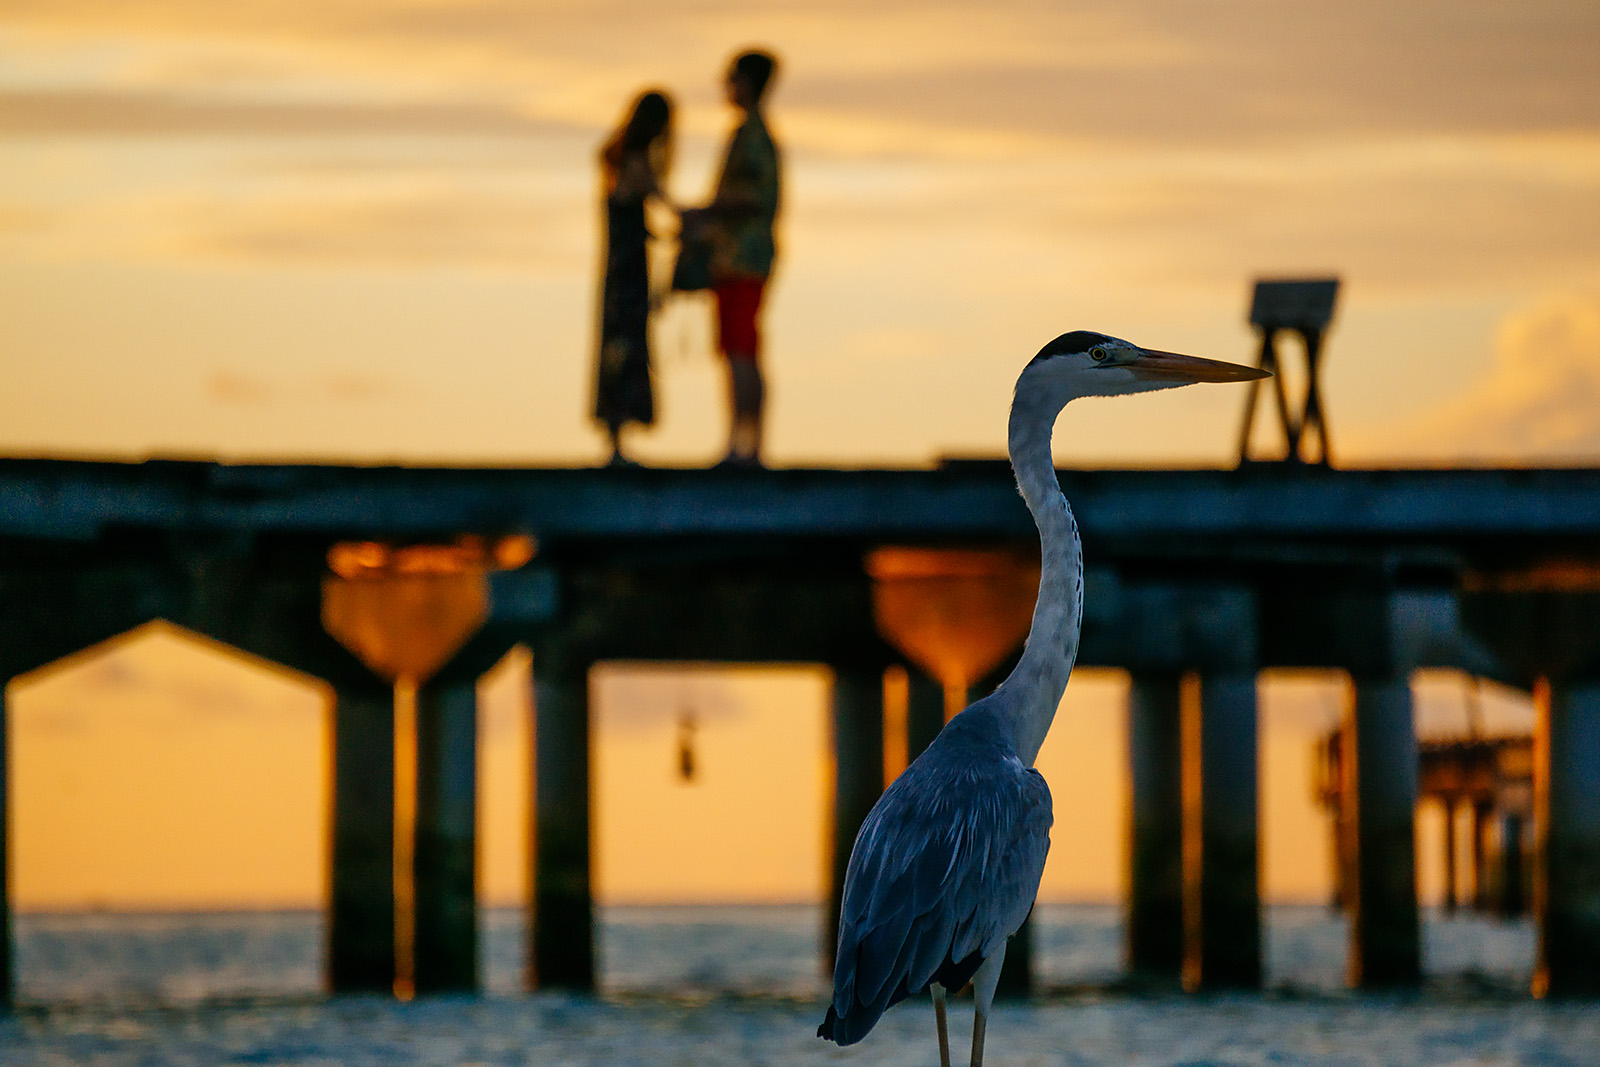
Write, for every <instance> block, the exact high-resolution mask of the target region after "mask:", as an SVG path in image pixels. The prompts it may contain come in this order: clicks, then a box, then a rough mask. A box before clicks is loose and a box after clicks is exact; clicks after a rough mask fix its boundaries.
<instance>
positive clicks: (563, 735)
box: [528, 649, 595, 991]
mask: <svg viewBox="0 0 1600 1067" xmlns="http://www.w3.org/2000/svg"><path fill="white" fill-rule="evenodd" d="M588 668H589V665H588V664H586V663H585V664H566V663H560V662H552V661H551V658H550V657H547V656H541V655H540V652H539V651H538V650H537V649H536V650H535V652H534V661H533V671H534V741H533V748H534V757H533V762H534V787H533V802H534V812H533V819H532V823H533V847H532V849H531V853H532V858H533V873H532V877H531V879H530V881H531V883H532V898H533V899H532V910H533V914H532V915H531V916H530V922H529V942H530V950H529V961H528V985H529V986H530V987H531V988H534V989H571V990H579V991H591V990H593V989H594V988H595V953H594V897H593V894H592V892H591V887H590V855H589V845H590V842H589V833H590V831H589V781H590V774H589V768H590V756H589V728H590V727H589V723H590V715H589V669H588Z"/></svg>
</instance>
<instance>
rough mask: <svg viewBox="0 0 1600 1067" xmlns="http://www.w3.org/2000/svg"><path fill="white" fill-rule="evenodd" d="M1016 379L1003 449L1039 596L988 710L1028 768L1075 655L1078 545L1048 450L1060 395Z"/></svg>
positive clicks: (1079, 618) (1079, 614)
mask: <svg viewBox="0 0 1600 1067" xmlns="http://www.w3.org/2000/svg"><path fill="white" fill-rule="evenodd" d="M1026 377H1027V376H1026V375H1024V380H1025V379H1026ZM1017 384H1018V389H1017V392H1016V395H1015V396H1014V397H1013V399H1012V401H1011V423H1010V432H1009V437H1008V441H1007V448H1008V451H1009V452H1010V455H1011V468H1012V470H1013V471H1015V472H1016V476H1017V487H1018V488H1019V489H1020V490H1021V491H1022V499H1023V501H1024V502H1025V503H1026V504H1027V505H1028V510H1029V511H1030V512H1031V513H1032V514H1033V521H1034V523H1035V524H1036V525H1037V526H1038V527H1039V547H1040V557H1041V558H1040V569H1039V597H1038V600H1037V601H1036V602H1035V603H1034V606H1033V624H1032V625H1031V626H1030V627H1029V628H1028V640H1027V643H1026V644H1025V645H1024V646H1023V651H1022V658H1021V660H1020V661H1019V662H1018V663H1017V666H1016V668H1015V669H1014V670H1012V672H1011V674H1010V675H1009V676H1008V677H1007V678H1006V680H1005V682H1004V683H1002V685H1001V687H1000V691H1001V692H1002V693H1003V694H1004V697H1003V699H1002V700H1001V701H1000V702H999V705H998V707H996V709H995V710H996V712H997V714H999V715H1000V717H1001V718H1002V720H1003V722H1004V723H1005V725H1006V726H1007V728H1008V730H1009V732H1010V734H1011V741H1012V746H1013V748H1014V749H1015V751H1016V753H1017V756H1018V758H1019V759H1021V760H1022V761H1023V762H1024V763H1026V764H1028V765H1029V766H1032V765H1033V761H1034V759H1035V758H1036V757H1037V756H1038V755H1039V747H1040V746H1041V745H1043V744H1044V738H1045V734H1047V733H1049V731H1050V723H1051V721H1052V720H1053V719H1054V718H1055V714H1056V707H1057V706H1058V705H1059V704H1060V703H1061V695H1062V693H1064V692H1065V691H1066V688H1067V676H1068V675H1069V674H1071V673H1072V664H1073V661H1074V660H1076V659H1077V656H1078V631H1079V629H1080V628H1081V626H1082V623H1083V545H1082V542H1081V540H1080V539H1079V537H1078V524H1077V522H1076V520H1074V519H1073V517H1072V509H1071V508H1070V507H1069V506H1068V505H1067V498H1066V497H1065V496H1064V495H1063V494H1062V492H1061V484H1060V482H1058V481H1057V480H1056V469H1055V461H1054V460H1053V458H1052V456H1051V452H1050V439H1051V436H1052V434H1053V432H1054V429H1055V422H1056V416H1057V415H1059V414H1060V413H1061V409H1062V408H1063V407H1064V406H1065V404H1066V400H1067V399H1068V398H1066V397H1063V396H1062V395H1061V394H1060V393H1059V392H1056V391H1055V390H1049V389H1040V390H1035V389H1029V388H1024V387H1023V382H1022V381H1019V382H1018V383H1017Z"/></svg>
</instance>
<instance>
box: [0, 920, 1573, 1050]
mask: <svg viewBox="0 0 1600 1067" xmlns="http://www.w3.org/2000/svg"><path fill="white" fill-rule="evenodd" d="M1038 920H1039V921H1038V927H1037V941H1036V959H1037V964H1038V971H1039V977H1040V979H1041V986H1042V987H1043V988H1045V989H1046V990H1048V992H1046V993H1045V994H1043V995H1041V996H1040V997H1037V998H1035V999H1033V1000H1031V1001H1028V1002H1023V1003H1012V1004H1006V1005H1003V1006H1000V1007H997V1009H996V1012H995V1015H994V1017H993V1018H992V1019H991V1022H990V1028H989V1037H990V1040H989V1046H988V1056H987V1058H986V1062H987V1063H988V1064H990V1065H991V1067H1005V1065H1022V1064H1029V1065H1035V1064H1038V1065H1045V1064H1048V1065H1053V1067H1069V1065H1070V1067H1100V1065H1111V1064H1119V1065H1124V1064H1128V1065H1140V1067H1143V1065H1151V1067H1158V1065H1159V1067H1219V1065H1230V1067H1233V1065H1237V1067H1244V1065H1251V1067H1254V1065H1286V1064H1306V1065H1319V1067H1321V1065H1327V1067H1333V1065H1338V1067H1345V1065H1363V1067H1365V1065H1369V1064H1370V1065H1395V1067H1411V1065H1417V1067H1421V1065H1449V1067H1467V1065H1472V1067H1487V1065H1523V1064H1526V1065H1529V1067H1532V1065H1541V1067H1542V1065H1551V1067H1576V1065H1584V1067H1600V1005H1596V1004H1592V1003H1591V1004H1544V1003H1538V1002H1535V1001H1532V1000H1530V999H1529V998H1528V997H1527V996H1526V994H1525V992H1523V991H1524V990H1525V989H1526V988H1527V984H1526V983H1527V978H1528V974H1529V972H1530V971H1531V967H1532V958H1533V956H1532V954H1533V940H1532V930H1531V926H1530V925H1529V924H1528V923H1527V922H1511V923H1505V922H1500V921H1497V920H1492V919H1484V918H1478V917H1462V918H1454V919H1449V920H1440V919H1439V918H1438V917H1437V916H1430V921H1428V922H1427V924H1426V927H1425V937H1424V958H1425V965H1426V967H1427V968H1428V971H1429V979H1428V983H1427V985H1426V987H1425V989H1424V991H1423V992H1422V993H1420V994H1413V995H1410V996H1404V997H1373V996H1355V995H1353V994H1349V993H1347V992H1344V991H1343V990H1342V989H1341V988H1340V973H1341V969H1342V959H1343V925H1342V923H1341V922H1340V921H1339V920H1337V919H1336V918H1335V917H1332V916H1330V915H1329V913H1328V912H1327V911H1326V910H1325V909H1321V908H1273V909H1270V911H1269V914H1268V927H1267V930H1268V939H1267V962H1268V984H1269V987H1270V988H1269V991H1268V992H1266V993H1264V994H1260V995H1249V996H1242V995H1241V996H1208V997H1185V996H1181V995H1165V996H1144V997H1141V996H1132V995H1126V994H1120V993H1114V992H1110V991H1108V989H1107V987H1108V986H1109V985H1110V983H1112V982H1114V981H1115V980H1116V978H1117V976H1118V973H1119V966H1118V956H1119V953H1120V937H1121V929H1120V922H1119V919H1118V914H1117V911H1116V909H1114V908H1110V907H1086V906H1042V907H1041V908H1040V910H1039V913H1038ZM819 924H820V914H819V912H818V910H817V909H816V908H814V907H784V908H742V907H740V908H613V909H606V910H605V911H603V912H602V914H601V926H600V951H601V966H602V969H603V971H604V973H605V979H604V992H603V993H602V995H601V996H598V997H592V998H591V997H575V996H568V995H560V994H538V995H527V994H522V993H519V992H517V990H518V987H519V979H518V975H519V973H520V957H521V939H522V926H521V919H520V915H519V914H518V913H517V912H516V911H514V910H491V911H489V912H487V913H486V914H485V916H484V957H483V967H484V978H485V988H486V990H487V992H486V994H485V995H484V996H482V997H442V998H424V999H421V1000H417V1001H413V1002H411V1003H406V1004H402V1003H397V1002H395V1001H392V1000H389V999H386V998H378V997H352V998H339V999H337V1000H330V999H325V998H323V997H321V996H320V995H319V994H318V992H317V990H318V981H319V979H318V975H319V969H320V959H319V953H320V939H321V934H322V927H321V919H320V917H319V916H317V915H316V914H314V913H299V912H291V913H256V914H251V913H244V914H231V915H229V914H224V915H164V916H163V915H150V916H128V915H91V916H83V915H73V916H42V915H40V916H28V915H25V916H21V917H20V918H19V919H18V923H17V926H18V946H17V947H18V959H17V964H18V978H19V993H20V997H21V1001H22V1009H21V1010H20V1011H19V1013H18V1014H17V1015H16V1016H15V1017H14V1018H12V1019H9V1020H4V1021H0V1062H3V1063H4V1064H5V1065H6V1067H11V1065H12V1064H18V1065H24V1064H29V1065H31V1064H40V1065H56V1064H104V1065H108V1067H121V1065H141V1067H142V1065H145V1064H151V1065H154V1064H174V1065H187V1064H194V1065H240V1064H288V1065H296V1067H301V1065H303V1067H326V1065H335V1064H339V1065H345V1064H348V1065H357V1067H359V1065H366V1064H401V1065H409V1064H416V1065H428V1067H432V1065H440V1067H445V1065H449V1067H468V1065H478V1064H483V1065H512V1064H516V1065H522V1064H527V1065H540V1067H543V1065H560V1064H575V1065H593V1067H624V1065H632V1064H673V1065H676V1064H684V1065H689V1064H694V1065H722V1064H728V1065H734V1064H741V1065H742V1064H843V1063H859V1064H883V1065H901V1064H905V1065H910V1064H933V1063H937V1062H938V1054H937V1049H936V1047H935V1045H934V1041H933V1025H932V1009H931V1008H930V1007H929V1006H928V1005H927V1004H926V1002H923V1001H917V1002H914V1003H910V1004H907V1005H903V1006H901V1007H898V1008H896V1009H894V1010H893V1011H891V1012H890V1013H889V1014H888V1015H887V1016H886V1017H885V1018H884V1020H883V1022H882V1023H880V1024H879V1026H878V1028H877V1029H876V1030H874V1031H873V1033H872V1034H871V1035H869V1036H868V1038H867V1039H866V1040H865V1041H864V1042H862V1043H861V1044H860V1045H856V1046H853V1047H851V1048H849V1049H839V1048H836V1047H835V1046H833V1045H831V1044H829V1043H827V1042H824V1041H821V1040H819V1039H818V1038H816V1037H815V1036H814V1033H815V1029H816V1024H817V1022H818V1021H819V1019H820V1016H821V1002H822V998H823V996H824V995H825V994H824V986H823V981H822V977H821V975H820V974H819V971H818V965H817V930H818V927H819ZM969 1025H970V1014H969V1012H968V1010H967V1009H966V1007H965V1005H962V1006H959V1007H958V1008H957V1009H956V1011H955V1012H954V1014H953V1027H954V1030H953V1034H952V1040H953V1041H954V1042H955V1044H956V1046H957V1047H964V1043H965V1040H966V1034H967V1033H968V1027H969ZM958 1060H959V1061H960V1062H965V1061H964V1059H963V1058H961V1057H958Z"/></svg>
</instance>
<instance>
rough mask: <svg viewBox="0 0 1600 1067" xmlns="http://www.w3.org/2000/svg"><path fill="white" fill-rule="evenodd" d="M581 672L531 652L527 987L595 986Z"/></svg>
mask: <svg viewBox="0 0 1600 1067" xmlns="http://www.w3.org/2000/svg"><path fill="white" fill-rule="evenodd" d="M589 668H590V664H588V663H586V662H574V663H567V662H562V658H561V657H560V655H559V654H554V655H552V654H550V653H549V652H545V651H543V650H541V649H535V651H534V660H533V677H534V727H533V737H534V740H533V748H534V754H533V764H534V768H533V777H534V787H533V804H534V812H533V820H532V823H533V847H532V849H531V850H530V851H531V854H532V861H533V872H532V875H531V881H532V885H533V893H532V903H533V914H532V916H530V919H531V921H530V923H529V943H530V948H529V959H528V986H529V988H532V989H571V990H578V991H583V992H588V991H591V990H593V989H594V988H595V960H594V897H593V893H592V890H591V887H590V856H589V848H590V841H589V834H590V831H589V782H590V774H589V769H590V752H589V728H590V727H589V724H590V709H589ZM879 760H880V762H881V760H882V757H881V756H880V757H879Z"/></svg>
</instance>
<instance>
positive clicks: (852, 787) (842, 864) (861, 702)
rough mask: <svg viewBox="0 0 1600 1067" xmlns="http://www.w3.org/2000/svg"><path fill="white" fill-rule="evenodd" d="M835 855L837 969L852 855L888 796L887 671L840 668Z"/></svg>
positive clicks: (826, 935) (827, 944)
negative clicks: (863, 826) (882, 798)
mask: <svg viewBox="0 0 1600 1067" xmlns="http://www.w3.org/2000/svg"><path fill="white" fill-rule="evenodd" d="M833 758H834V775H833V850H832V855H831V856H830V860H829V862H830V869H829V878H828V885H829V890H828V910H827V919H826V922H827V926H826V927H825V928H824V930H823V946H824V959H825V960H826V963H827V966H828V969H829V970H830V971H831V970H832V968H833V960H834V953H835V951H836V949H837V948H838V943H839V906H840V904H841V902H842V901H843V900H844V876H845V871H846V870H847V869H848V867H849V865H850V850H851V849H852V848H854V847H855V841H856V834H857V832H859V831H860V829H861V824H862V822H864V821H865V820H866V817H867V813H868V812H869V811H871V810H872V805H874V804H876V803H877V802H878V797H879V796H880V795H882V793H883V671H882V670H881V669H870V668H866V667H860V666H854V665H852V666H849V667H835V668H834V675H833Z"/></svg>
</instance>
